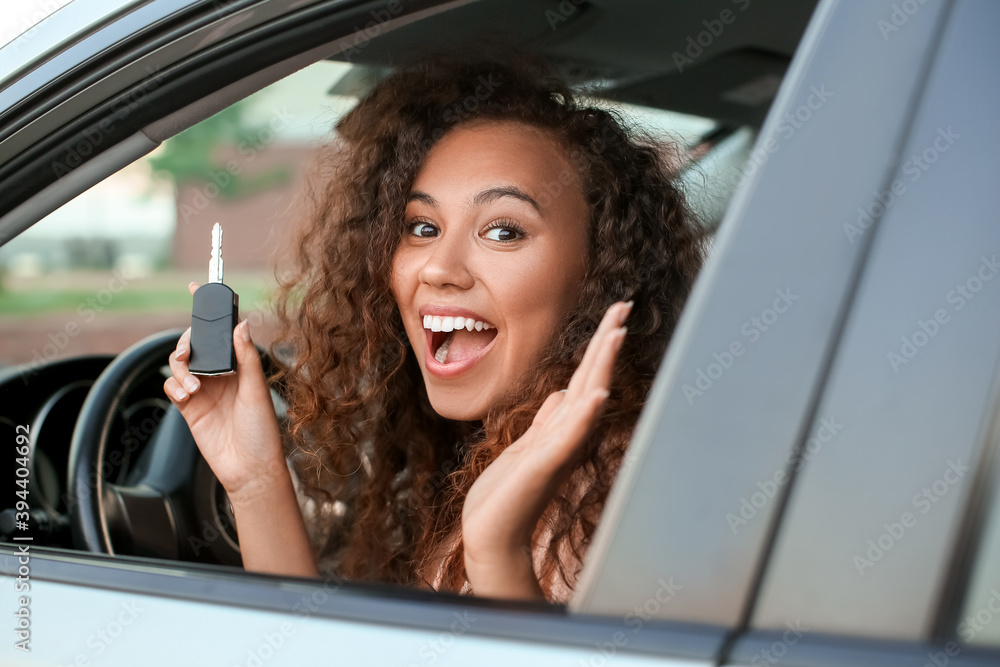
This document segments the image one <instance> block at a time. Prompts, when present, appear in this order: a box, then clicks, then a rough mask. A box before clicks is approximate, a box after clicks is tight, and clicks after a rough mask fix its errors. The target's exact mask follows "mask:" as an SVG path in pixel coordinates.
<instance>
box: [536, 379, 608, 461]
mask: <svg viewBox="0 0 1000 667" xmlns="http://www.w3.org/2000/svg"><path fill="white" fill-rule="evenodd" d="M607 398H608V390H607V389H596V390H593V391H590V392H588V393H586V394H585V395H584V396H583V398H582V399H579V400H576V401H573V402H572V403H570V402H568V401H566V402H562V403H561V405H562V406H563V407H565V408H566V410H565V412H563V413H562V414H561V415H560V416H559V418H558V419H555V420H554V421H553V423H552V424H551V425H550V427H549V428H547V429H545V436H544V437H543V441H544V442H547V443H548V445H547V446H543V447H542V448H541V450H540V451H539V455H540V456H542V457H543V460H545V461H546V462H547V465H548V466H551V467H552V468H553V469H563V468H565V466H567V465H569V464H571V463H572V462H573V461H574V460H575V458H576V457H577V456H578V455H579V454H580V451H581V450H580V446H581V445H582V444H583V443H584V442H585V441H586V438H587V435H588V434H589V433H590V431H591V430H592V429H593V428H594V424H595V423H596V422H597V419H598V418H599V417H600V415H601V413H602V412H603V411H604V405H605V402H606V401H607Z"/></svg>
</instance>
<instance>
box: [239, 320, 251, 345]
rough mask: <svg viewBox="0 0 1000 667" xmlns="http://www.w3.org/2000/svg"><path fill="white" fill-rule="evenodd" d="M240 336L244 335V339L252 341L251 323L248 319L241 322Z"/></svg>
mask: <svg viewBox="0 0 1000 667" xmlns="http://www.w3.org/2000/svg"><path fill="white" fill-rule="evenodd" d="M240 336H242V337H243V340H245V341H247V342H250V324H248V323H247V321H246V320H243V321H242V322H240Z"/></svg>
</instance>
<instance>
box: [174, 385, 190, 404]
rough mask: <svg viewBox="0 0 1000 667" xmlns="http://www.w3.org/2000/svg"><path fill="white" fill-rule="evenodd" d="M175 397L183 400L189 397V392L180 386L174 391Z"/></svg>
mask: <svg viewBox="0 0 1000 667" xmlns="http://www.w3.org/2000/svg"><path fill="white" fill-rule="evenodd" d="M174 397H175V398H176V399H177V400H178V401H183V400H184V399H185V398H187V392H186V391H184V390H183V389H181V388H179V387H178V389H177V391H175V392H174Z"/></svg>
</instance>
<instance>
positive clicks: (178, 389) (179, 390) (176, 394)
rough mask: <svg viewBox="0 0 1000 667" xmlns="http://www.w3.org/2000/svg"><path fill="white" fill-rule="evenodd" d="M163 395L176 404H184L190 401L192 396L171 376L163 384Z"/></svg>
mask: <svg viewBox="0 0 1000 667" xmlns="http://www.w3.org/2000/svg"><path fill="white" fill-rule="evenodd" d="M163 393H164V394H166V395H167V398H169V399H170V400H171V402H173V403H174V404H180V403H183V402H184V401H186V400H187V399H188V397H189V396H190V394H188V393H187V391H186V390H185V389H184V387H182V386H181V383H180V382H178V381H177V378H175V377H173V376H170V377H168V378H167V379H166V381H165V382H164V383H163Z"/></svg>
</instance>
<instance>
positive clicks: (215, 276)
mask: <svg viewBox="0 0 1000 667" xmlns="http://www.w3.org/2000/svg"><path fill="white" fill-rule="evenodd" d="M208 282H210V283H221V282H222V225H220V224H219V223H215V226H214V227H212V259H211V260H210V261H209V262H208Z"/></svg>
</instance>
